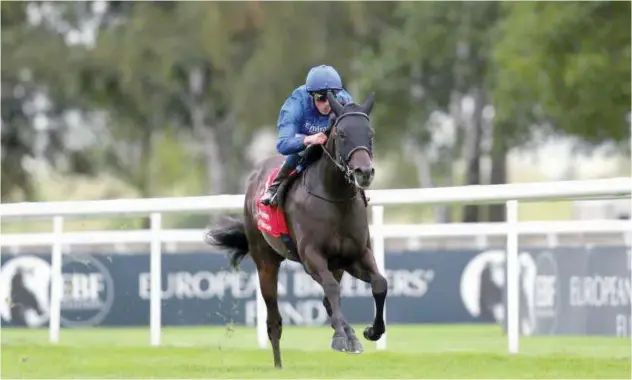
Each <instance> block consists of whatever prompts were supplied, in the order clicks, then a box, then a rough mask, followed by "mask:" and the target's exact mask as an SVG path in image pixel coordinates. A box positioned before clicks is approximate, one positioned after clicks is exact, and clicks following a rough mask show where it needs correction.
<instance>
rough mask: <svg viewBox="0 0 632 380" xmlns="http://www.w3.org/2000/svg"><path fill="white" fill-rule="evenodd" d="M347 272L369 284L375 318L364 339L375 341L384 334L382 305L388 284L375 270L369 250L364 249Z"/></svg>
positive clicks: (375, 265) (373, 258) (384, 325)
mask: <svg viewBox="0 0 632 380" xmlns="http://www.w3.org/2000/svg"><path fill="white" fill-rule="evenodd" d="M347 272H349V274H350V275H352V276H353V277H355V278H358V279H360V280H362V281H364V282H367V283H369V284H371V291H372V293H373V300H374V301H375V318H374V319H373V325H372V326H369V327H367V328H366V329H364V337H365V338H366V339H368V340H371V341H376V340H378V339H380V338H381V337H382V334H384V333H385V332H386V324H385V323H384V303H385V301H386V293H387V291H388V282H387V281H386V278H384V276H382V275H381V274H380V272H379V270H378V269H377V264H376V263H375V257H373V252H372V251H371V249H370V248H368V247H367V248H366V249H365V251H364V252H363V253H362V256H361V257H360V259H359V260H358V261H356V262H355V263H354V264H352V265H351V266H350V267H349V268H347Z"/></svg>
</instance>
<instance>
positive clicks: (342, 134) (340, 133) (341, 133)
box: [338, 131, 347, 139]
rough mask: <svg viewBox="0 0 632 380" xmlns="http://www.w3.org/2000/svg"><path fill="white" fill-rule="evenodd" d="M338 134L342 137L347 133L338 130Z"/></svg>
mask: <svg viewBox="0 0 632 380" xmlns="http://www.w3.org/2000/svg"><path fill="white" fill-rule="evenodd" d="M338 136H340V137H341V138H343V139H344V138H345V136H347V135H346V134H345V133H344V132H341V131H338Z"/></svg>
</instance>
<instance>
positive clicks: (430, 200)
mask: <svg viewBox="0 0 632 380" xmlns="http://www.w3.org/2000/svg"><path fill="white" fill-rule="evenodd" d="M631 190H632V179H631V178H611V179H600V180H589V181H564V182H548V183H523V184H507V185H489V186H483V185H477V186H462V187H448V188H434V189H399V190H373V191H369V192H368V194H367V195H368V196H369V197H370V198H371V202H370V203H371V206H372V231H371V234H372V238H373V249H374V254H375V258H376V261H377V264H378V267H379V268H380V270H381V271H382V272H383V271H384V239H385V238H387V237H392V235H390V234H389V233H388V232H389V226H385V225H384V220H383V219H384V218H383V216H384V205H394V204H436V203H466V204H474V203H501V202H506V203H507V218H506V220H507V223H506V224H505V225H503V226H502V227H500V228H502V231H503V232H504V233H505V234H506V235H507V276H508V281H507V310H508V312H507V329H508V334H507V335H508V349H509V352H510V353H517V352H518V340H519V329H518V311H519V310H518V307H519V303H518V283H517V282H518V274H519V273H518V234H519V233H520V230H519V228H518V223H517V221H518V201H536V200H556V199H557V200H559V199H580V198H584V199H595V198H602V197H624V196H627V197H629V196H630V195H631ZM243 200H244V196H243V195H219V196H206V197H185V198H153V199H121V200H102V201H80V202H37V203H15V204H4V205H0V217H3V218H50V217H52V218H53V234H52V236H51V242H52V247H53V248H52V262H51V271H52V273H51V306H50V322H49V324H50V330H49V331H50V335H49V338H50V340H51V341H52V342H57V341H58V340H59V327H60V313H61V310H60V302H61V291H62V289H61V286H62V279H61V262H62V257H61V256H62V246H63V244H64V243H65V241H67V239H66V238H64V233H63V221H64V217H76V216H88V215H117V214H118V215H120V214H127V215H129V214H150V220H151V228H150V232H149V233H148V234H146V233H145V234H143V236H144V238H145V239H148V240H149V242H150V252H151V253H150V271H151V274H150V277H151V279H150V284H151V285H150V287H151V294H150V336H151V344H152V345H159V344H160V334H161V298H160V289H162V284H161V276H160V274H161V271H162V268H161V243H162V242H163V234H162V227H161V226H162V215H161V213H165V212H208V211H212V210H238V209H241V208H242V207H243ZM393 231H397V232H393ZM406 232H411V231H406ZM391 233H393V234H395V235H397V236H402V235H401V233H402V231H401V230H397V229H395V230H391ZM404 236H410V235H404ZM200 238H201V236H200ZM3 240H4V238H3ZM265 318H266V310H265V305H264V303H263V299H262V298H261V295H260V293H259V292H257V338H258V341H259V344H260V346H263V347H265V345H266V344H267V336H266V327H265ZM377 347H378V349H384V348H386V335H384V336H383V337H382V339H380V340H379V341H378V342H377Z"/></svg>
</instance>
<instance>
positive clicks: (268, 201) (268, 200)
mask: <svg viewBox="0 0 632 380" xmlns="http://www.w3.org/2000/svg"><path fill="white" fill-rule="evenodd" d="M277 190H278V189H277ZM276 196H277V194H276V191H274V192H271V191H270V188H268V190H266V192H265V193H264V194H263V197H262V198H261V201H260V203H261V204H262V205H264V206H271V205H272V202H273V201H274V200H275V198H276Z"/></svg>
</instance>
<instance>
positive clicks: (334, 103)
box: [327, 91, 344, 116]
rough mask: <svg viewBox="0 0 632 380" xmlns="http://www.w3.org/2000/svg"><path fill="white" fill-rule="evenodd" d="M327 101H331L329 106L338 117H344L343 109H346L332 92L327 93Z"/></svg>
mask: <svg viewBox="0 0 632 380" xmlns="http://www.w3.org/2000/svg"><path fill="white" fill-rule="evenodd" d="M327 100H329V105H330V106H331V109H332V111H334V113H335V114H336V115H338V116H340V115H342V109H343V108H344V107H343V106H342V104H340V102H339V101H338V99H336V97H335V96H334V94H333V93H332V92H331V91H327Z"/></svg>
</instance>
